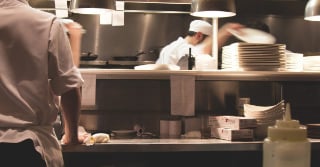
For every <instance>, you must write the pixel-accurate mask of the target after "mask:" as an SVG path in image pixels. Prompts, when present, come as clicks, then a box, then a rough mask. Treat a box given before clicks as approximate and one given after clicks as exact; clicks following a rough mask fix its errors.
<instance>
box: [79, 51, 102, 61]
mask: <svg viewBox="0 0 320 167" xmlns="http://www.w3.org/2000/svg"><path fill="white" fill-rule="evenodd" d="M97 58H98V55H96V54H93V53H92V52H84V53H82V54H81V57H80V60H82V61H92V60H96V59H97Z"/></svg>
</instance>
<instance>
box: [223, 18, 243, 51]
mask: <svg viewBox="0 0 320 167" xmlns="http://www.w3.org/2000/svg"><path fill="white" fill-rule="evenodd" d="M242 27H244V25H242V24H239V23H226V24H224V25H223V26H222V27H221V28H220V29H219V31H218V47H219V48H221V47H222V46H223V45H224V44H225V43H226V42H227V40H228V39H229V37H230V36H231V33H230V32H229V31H228V29H239V28H242Z"/></svg>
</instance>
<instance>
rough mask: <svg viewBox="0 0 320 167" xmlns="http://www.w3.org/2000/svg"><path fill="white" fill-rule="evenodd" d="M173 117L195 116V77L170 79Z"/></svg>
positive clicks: (177, 76)
mask: <svg viewBox="0 0 320 167" xmlns="http://www.w3.org/2000/svg"><path fill="white" fill-rule="evenodd" d="M170 87H171V115H180V116H194V115H195V77H194V76H179V75H173V76H171V77H170Z"/></svg>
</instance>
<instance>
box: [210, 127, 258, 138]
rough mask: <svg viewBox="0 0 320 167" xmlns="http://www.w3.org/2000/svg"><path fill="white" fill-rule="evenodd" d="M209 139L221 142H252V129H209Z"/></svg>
mask: <svg viewBox="0 0 320 167" xmlns="http://www.w3.org/2000/svg"><path fill="white" fill-rule="evenodd" d="M211 137H213V138H218V139H223V140H229V141H234V140H253V139H254V131H253V129H239V130H235V129H229V128H211Z"/></svg>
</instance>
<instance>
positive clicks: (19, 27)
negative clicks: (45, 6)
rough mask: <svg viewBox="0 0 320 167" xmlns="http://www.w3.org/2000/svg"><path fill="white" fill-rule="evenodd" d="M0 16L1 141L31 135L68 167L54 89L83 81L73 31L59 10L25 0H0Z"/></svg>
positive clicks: (44, 153) (59, 91)
mask: <svg viewBox="0 0 320 167" xmlns="http://www.w3.org/2000/svg"><path fill="white" fill-rule="evenodd" d="M0 18H1V21H0V106H1V108H0V143H1V144H3V143H4V144H6V143H19V142H23V141H26V140H28V139H31V140H32V141H33V143H32V144H33V145H34V147H35V149H36V151H38V152H39V153H41V157H42V158H44V160H45V162H46V163H47V165H48V166H63V161H62V154H61V147H60V143H59V142H58V140H57V138H56V136H55V134H54V130H53V126H52V125H53V123H54V121H55V119H56V117H57V113H58V108H57V106H56V103H55V101H54V98H53V97H54V95H52V93H54V94H55V95H57V96H59V95H63V94H64V93H66V92H68V91H69V90H72V89H78V88H79V87H80V86H81V85H82V83H83V81H82V78H81V75H80V73H79V71H78V69H77V68H76V67H75V66H74V64H73V62H72V56H71V55H72V53H71V49H70V44H69V43H68V39H67V36H66V34H64V32H63V29H62V26H61V23H60V22H59V21H58V20H57V18H56V17H55V16H54V15H52V14H49V13H46V12H42V11H39V10H36V9H33V8H31V7H30V6H29V5H28V4H27V2H26V1H25V0H0ZM44 146H45V147H44ZM1 148H2V145H0V152H1V151H3V150H1ZM1 155H3V152H1ZM18 161H19V160H18ZM20 163H21V162H20ZM49 164H50V165H49ZM25 165H27V164H24V166H25ZM29 165H32V164H29ZM27 166H28V165H27Z"/></svg>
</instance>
